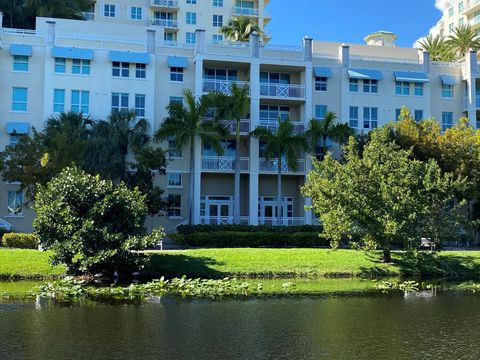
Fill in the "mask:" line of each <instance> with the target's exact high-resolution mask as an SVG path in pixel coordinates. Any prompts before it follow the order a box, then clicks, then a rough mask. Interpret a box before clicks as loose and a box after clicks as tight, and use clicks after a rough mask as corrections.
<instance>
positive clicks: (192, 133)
mask: <svg viewBox="0 0 480 360" xmlns="http://www.w3.org/2000/svg"><path fill="white" fill-rule="evenodd" d="M183 95H184V97H185V102H186V105H184V104H183V103H179V102H172V103H170V105H168V106H167V111H168V117H167V118H165V120H164V121H163V123H162V125H161V127H160V128H159V129H158V130H157V132H156V133H155V139H156V140H157V141H164V140H167V139H169V138H172V137H174V138H175V140H176V147H177V149H178V150H179V151H181V150H182V148H183V147H185V146H187V145H189V146H190V193H189V208H190V214H189V221H190V224H192V221H193V199H194V191H195V186H194V179H193V174H194V164H195V163H194V156H195V154H194V151H195V139H196V138H197V137H199V138H200V139H201V140H203V141H208V142H210V144H211V145H212V147H213V148H214V149H215V151H216V152H217V154H219V155H222V154H223V147H222V141H221V140H222V139H223V138H224V137H225V136H226V135H227V134H228V130H227V128H226V127H225V126H224V125H222V124H221V123H219V122H217V121H216V120H215V119H214V120H208V116H207V114H208V111H209V109H210V108H211V106H212V104H213V103H212V99H211V97H208V96H202V97H201V98H200V99H199V100H196V99H195V97H194V95H193V93H192V91H191V90H190V89H185V90H184V91H183Z"/></svg>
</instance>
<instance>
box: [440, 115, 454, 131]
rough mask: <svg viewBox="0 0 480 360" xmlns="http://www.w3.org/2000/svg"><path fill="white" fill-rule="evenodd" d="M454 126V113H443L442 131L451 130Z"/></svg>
mask: <svg viewBox="0 0 480 360" xmlns="http://www.w3.org/2000/svg"><path fill="white" fill-rule="evenodd" d="M452 126H453V112H449V111H444V112H442V131H445V130H447V129H450V128H451V127H452Z"/></svg>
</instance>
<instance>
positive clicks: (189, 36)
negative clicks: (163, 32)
mask: <svg viewBox="0 0 480 360" xmlns="http://www.w3.org/2000/svg"><path fill="white" fill-rule="evenodd" d="M196 41H197V39H196V35H195V33H192V32H187V33H186V35H185V42H186V43H187V44H195V42H196Z"/></svg>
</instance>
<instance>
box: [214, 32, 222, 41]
mask: <svg viewBox="0 0 480 360" xmlns="http://www.w3.org/2000/svg"><path fill="white" fill-rule="evenodd" d="M222 41H223V35H217V34H213V42H222Z"/></svg>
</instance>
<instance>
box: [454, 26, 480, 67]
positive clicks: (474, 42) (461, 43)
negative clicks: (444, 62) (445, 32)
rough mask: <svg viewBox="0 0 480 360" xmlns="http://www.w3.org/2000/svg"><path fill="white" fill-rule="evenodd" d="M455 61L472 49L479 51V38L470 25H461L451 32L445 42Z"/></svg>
mask: <svg viewBox="0 0 480 360" xmlns="http://www.w3.org/2000/svg"><path fill="white" fill-rule="evenodd" d="M446 43H447V45H448V47H449V48H450V49H451V51H452V52H453V54H454V55H455V58H456V59H457V60H460V59H462V58H463V57H465V55H466V54H467V53H468V52H469V51H470V49H472V50H473V51H478V50H479V49H480V38H479V37H478V35H477V33H476V32H475V30H473V29H472V28H471V27H470V25H461V26H458V27H456V28H455V30H453V35H451V36H449V37H448V39H447V41H446Z"/></svg>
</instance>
